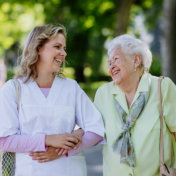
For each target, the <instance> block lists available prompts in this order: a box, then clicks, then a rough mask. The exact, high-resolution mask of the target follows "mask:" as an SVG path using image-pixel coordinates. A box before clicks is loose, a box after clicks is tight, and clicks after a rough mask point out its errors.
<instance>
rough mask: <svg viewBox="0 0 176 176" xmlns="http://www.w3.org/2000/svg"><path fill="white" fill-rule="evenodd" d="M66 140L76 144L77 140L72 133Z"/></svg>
mask: <svg viewBox="0 0 176 176" xmlns="http://www.w3.org/2000/svg"><path fill="white" fill-rule="evenodd" d="M68 141H69V142H72V143H76V144H77V143H78V142H79V140H78V138H77V137H75V136H74V135H72V136H69V137H68Z"/></svg>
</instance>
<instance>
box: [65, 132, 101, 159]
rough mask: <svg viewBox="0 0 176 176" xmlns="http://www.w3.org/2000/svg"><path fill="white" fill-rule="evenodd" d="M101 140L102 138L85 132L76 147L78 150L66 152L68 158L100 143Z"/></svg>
mask: <svg viewBox="0 0 176 176" xmlns="http://www.w3.org/2000/svg"><path fill="white" fill-rule="evenodd" d="M102 140H103V137H102V136H99V135H97V134H95V133H92V132H89V131H88V132H86V133H85V134H84V136H83V137H82V143H81V144H80V146H79V147H78V149H76V150H75V149H72V150H70V151H68V156H72V155H75V154H77V153H80V152H81V151H83V150H86V149H87V148H89V147H92V146H95V145H97V144H98V143H99V142H100V141H102Z"/></svg>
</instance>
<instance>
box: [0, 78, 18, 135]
mask: <svg viewBox="0 0 176 176" xmlns="http://www.w3.org/2000/svg"><path fill="white" fill-rule="evenodd" d="M0 112H1V115H0V122H1V123H0V137H6V136H9V135H13V134H18V133H19V121H18V110H17V101H16V91H15V87H14V85H13V82H12V80H10V81H8V82H6V83H5V84H4V86H3V87H2V88H1V89H0Z"/></svg>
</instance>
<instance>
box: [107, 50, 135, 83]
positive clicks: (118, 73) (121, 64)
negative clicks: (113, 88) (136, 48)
mask: <svg viewBox="0 0 176 176" xmlns="http://www.w3.org/2000/svg"><path fill="white" fill-rule="evenodd" d="M131 57H132V56H130V55H128V54H126V53H125V52H124V51H123V50H122V49H121V47H117V48H116V49H114V50H113V51H112V53H111V55H110V57H109V60H108V63H109V73H110V75H111V77H112V79H113V80H114V82H115V84H117V85H120V84H122V83H124V82H125V81H127V80H128V78H129V77H130V76H131V75H132V74H133V73H134V61H133V59H132V58H131Z"/></svg>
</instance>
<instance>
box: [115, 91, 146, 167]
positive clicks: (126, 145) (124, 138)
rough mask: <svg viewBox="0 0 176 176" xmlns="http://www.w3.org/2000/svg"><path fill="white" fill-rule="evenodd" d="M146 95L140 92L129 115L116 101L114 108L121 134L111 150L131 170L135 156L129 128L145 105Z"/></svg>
mask: <svg viewBox="0 0 176 176" xmlns="http://www.w3.org/2000/svg"><path fill="white" fill-rule="evenodd" d="M148 95H149V93H148V92H140V95H139V96H138V98H137V99H136V101H135V102H134V104H133V106H132V108H131V111H130V113H129V115H127V113H126V112H125V111H124V110H123V108H122V107H121V106H120V104H119V102H118V101H117V100H116V108H117V111H118V113H119V115H120V120H121V123H122V132H121V133H120V135H119V136H118V138H117V139H116V141H115V142H114V145H113V150H114V152H117V153H119V154H120V155H121V157H120V162H121V163H124V164H126V165H129V166H130V167H132V168H134V167H135V154H134V147H133V144H132V141H131V128H132V127H133V126H134V125H135V122H136V120H137V119H138V118H139V116H140V113H141V112H142V110H143V108H144V106H145V104H146V103H147V99H148ZM125 117H127V118H125ZM125 119H127V120H125Z"/></svg>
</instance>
